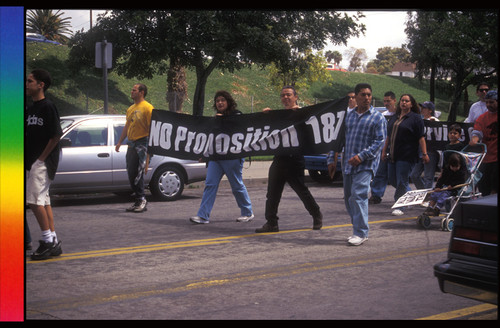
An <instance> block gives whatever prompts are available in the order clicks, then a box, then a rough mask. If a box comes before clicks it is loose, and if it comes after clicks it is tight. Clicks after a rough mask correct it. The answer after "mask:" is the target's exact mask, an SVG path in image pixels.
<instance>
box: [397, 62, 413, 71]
mask: <svg viewBox="0 0 500 328" xmlns="http://www.w3.org/2000/svg"><path fill="white" fill-rule="evenodd" d="M415 68H416V65H415V64H414V63H402V62H399V63H396V64H395V65H394V67H393V68H392V71H393V72H415Z"/></svg>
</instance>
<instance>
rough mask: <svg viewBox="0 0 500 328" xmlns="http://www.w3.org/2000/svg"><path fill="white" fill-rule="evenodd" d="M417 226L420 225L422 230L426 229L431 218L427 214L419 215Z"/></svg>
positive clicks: (429, 224)
mask: <svg viewBox="0 0 500 328" xmlns="http://www.w3.org/2000/svg"><path fill="white" fill-rule="evenodd" d="M417 224H419V225H421V226H422V227H423V228H424V229H428V228H429V227H430V226H431V218H430V217H429V216H428V215H427V214H425V213H424V214H420V215H419V216H418V217H417Z"/></svg>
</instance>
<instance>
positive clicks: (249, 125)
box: [148, 98, 348, 160]
mask: <svg viewBox="0 0 500 328" xmlns="http://www.w3.org/2000/svg"><path fill="white" fill-rule="evenodd" d="M347 103H348V99H347V98H342V99H339V100H334V101H329V102H325V103H321V104H317V105H313V106H308V107H303V108H300V109H297V110H286V109H281V110H271V111H268V112H260V113H253V114H242V115H230V116H215V117H203V116H192V115H186V114H179V113H174V112H170V111H165V110H158V109H154V110H153V113H152V116H151V129H150V135H149V145H148V152H149V153H152V154H156V155H163V156H171V157H176V158H183V159H194V160H198V159H200V158H204V159H214V160H217V159H234V158H242V157H248V156H256V155H277V154H304V155H305V154H321V153H326V152H328V151H330V150H336V151H340V150H341V149H342V146H343V143H344V117H345V114H346V108H347Z"/></svg>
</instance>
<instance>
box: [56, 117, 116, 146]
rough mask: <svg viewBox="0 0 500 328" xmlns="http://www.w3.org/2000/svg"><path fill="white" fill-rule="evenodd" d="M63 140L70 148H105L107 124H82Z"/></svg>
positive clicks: (104, 122)
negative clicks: (66, 139) (68, 142)
mask: <svg viewBox="0 0 500 328" xmlns="http://www.w3.org/2000/svg"><path fill="white" fill-rule="evenodd" d="M65 138H69V139H70V140H71V147H89V146H106V145H107V144H108V126H107V122H106V121H103V122H84V123H82V124H80V125H78V126H76V127H75V128H73V129H72V130H71V132H69V133H68V134H67V135H66V136H65Z"/></svg>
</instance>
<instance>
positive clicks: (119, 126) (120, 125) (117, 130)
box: [114, 122, 128, 145]
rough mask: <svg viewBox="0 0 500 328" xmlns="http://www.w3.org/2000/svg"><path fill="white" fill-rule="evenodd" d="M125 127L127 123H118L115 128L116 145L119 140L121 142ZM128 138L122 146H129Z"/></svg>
mask: <svg viewBox="0 0 500 328" xmlns="http://www.w3.org/2000/svg"><path fill="white" fill-rule="evenodd" d="M124 127H125V123H116V122H115V126H114V130H115V131H114V133H115V145H116V144H117V143H118V140H120V136H121V135H122V131H123V128H124ZM127 141H128V139H127V137H125V140H123V142H122V145H125V144H127Z"/></svg>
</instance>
